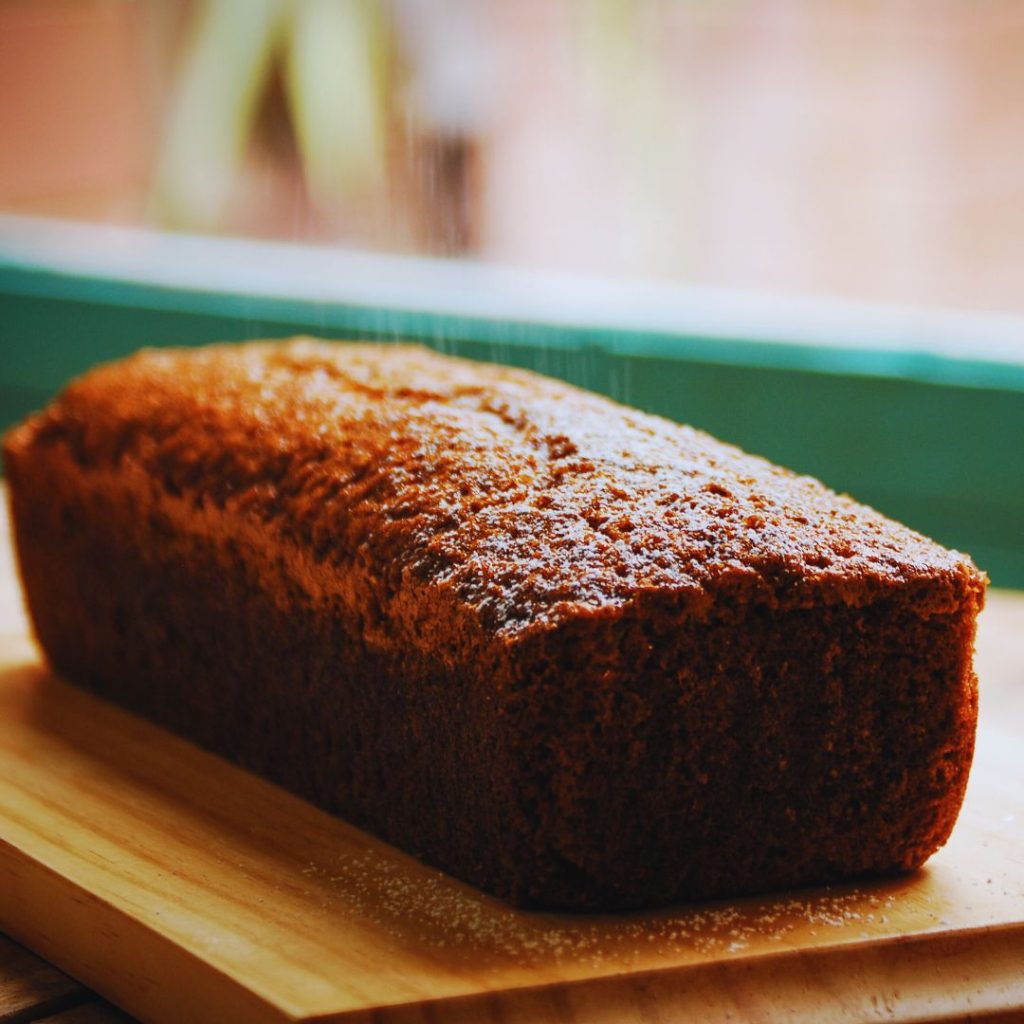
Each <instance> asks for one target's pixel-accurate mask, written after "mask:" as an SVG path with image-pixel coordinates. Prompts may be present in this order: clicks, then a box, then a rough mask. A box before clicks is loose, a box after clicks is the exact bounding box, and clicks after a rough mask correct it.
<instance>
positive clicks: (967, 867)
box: [0, 493, 1024, 1024]
mask: <svg viewBox="0 0 1024 1024" xmlns="http://www.w3.org/2000/svg"><path fill="white" fill-rule="evenodd" d="M2 498H3V495H2V493H0V501H2ZM5 533H6V528H5V525H4V523H3V522H0V930H4V931H7V932H9V933H10V934H11V935H12V936H14V937H15V938H17V939H18V940H19V941H21V942H23V943H25V944H26V945H28V946H31V947H32V948H33V949H35V950H37V951H38V952H39V953H41V954H42V955H43V956H45V957H47V958H49V959H51V960H53V961H54V962H55V963H56V964H58V965H59V966H60V967H62V968H63V969H65V970H66V971H68V972H69V973H71V974H73V975H75V976H76V977H78V978H79V979H81V980H82V981H83V982H85V983H86V984H87V985H89V986H91V987H93V988H95V989H97V990H98V991H99V992H100V993H101V994H103V995H105V996H107V997H108V998H110V999H111V1000H113V1001H114V1002H116V1003H118V1004H119V1005H121V1006H122V1007H124V1008H125V1009H126V1010H128V1011H129V1012H131V1013H132V1014H135V1015H136V1016H138V1017H140V1018H142V1019H143V1020H145V1021H153V1022H157V1024H180V1022H196V1024H202V1022H211V1024H212V1022H217V1024H224V1022H230V1021H245V1022H252V1024H261V1022H280V1021H300V1020H301V1021H340V1020H346V1021H349V1020H353V1021H370V1020H373V1021H377V1022H409V1024H412V1022H425V1021H456V1022H470V1021H502V1022H506V1024H516V1022H520V1021H522V1022H526V1021H531V1022H553V1021H607V1022H611V1021H616V1022H629V1021H641V1020H643V1021H662V1020H665V1021H668V1020H676V1019H679V1020H698V1019H699V1020H714V1019H733V1020H736V1019H740V1020H743V1019H750V1020H763V1021H770V1020H786V1021H799V1020H807V1021H812V1020H813V1021H846V1020H866V1019H868V1020H869V1019H883V1018H884V1019H888V1020H893V1019H902V1020H927V1019H947V1018H950V1017H952V1016H958V1015H962V1014H965V1013H981V1012H993V1011H999V1012H1002V1013H1013V1012H1015V1011H1016V1010H1020V1009H1021V1008H1024V821H1022V810H1024V808H1022V804H1024V752H1022V751H1024V673H1022V670H1021V668H1020V667H1019V666H1020V665H1021V664H1024V599H1022V598H1020V597H1017V596H1013V595H996V596H995V597H994V598H993V599H992V600H991V601H990V608H989V610H988V611H986V613H985V618H984V620H983V627H982V634H981V639H980V641H979V668H980V674H981V676H982V692H983V700H982V709H983V722H982V727H981V732H980V740H979V750H978V757H977V760H976V765H975V769H974V772H973V775H972V781H971V785H970V790H969V793H968V800H967V804H966V807H965V809H964V812H963V814H962V817H961V820H960V823H959V825H958V826H957V830H956V832H955V834H954V837H953V839H952V840H951V842H950V843H949V845H948V846H947V847H946V848H945V849H944V850H943V851H941V852H940V853H939V854H938V855H937V856H936V857H934V858H933V859H932V861H931V862H930V863H929V865H928V866H927V867H926V868H925V869H924V870H923V871H921V872H918V873H917V874H915V875H914V876H912V877H908V878H903V879H898V880H894V881H889V882H885V883H880V884H871V885H857V886H848V887H835V888H832V889H829V890H814V891H800V892H790V893H782V894H775V895H772V896H769V897H765V898H759V899H751V900H742V901H737V902H731V903H717V904H710V905H703V906H692V907H678V908H674V909H672V910H667V911H663V912H658V913H646V914H634V915H627V916H616V917H573V916H563V915H545V914H536V913H525V912H519V911H514V910H511V909H509V908H507V907H505V906H503V905H502V904H500V903H498V902H496V901H494V900H491V899H489V898H487V897H485V896H483V895H481V894H479V893H477V892H476V891H474V890H472V889H470V888H468V887H466V886H464V885H461V884H459V883H458V882H455V881H453V880H452V879H450V878H448V877H447V876H445V875H442V874H440V873H439V872H437V871H434V870H431V869H429V868H426V867H424V866H422V865H421V864H419V863H417V862H415V861H413V860H411V859H410V858H408V857H405V856H404V855H402V854H401V853H399V852H397V851H396V850H394V849H393V848H391V847H388V846H386V845H385V844H383V843H380V842H378V841H376V840H375V839H373V838H372V837H370V836H367V835H366V834H365V833H362V832H360V831H358V830H356V829H354V828H351V827H349V826H348V825H346V824H345V823H344V822H341V821H338V820H336V819H334V818H331V817H329V816H328V815H326V814H323V813H321V812H319V811H317V810H316V809H314V808H313V807H311V806H310V805H308V804H306V803H304V802H302V801H300V800H298V799H296V798H294V797H292V796H289V795H288V794H286V793H284V792H282V791H281V790H279V789H277V788H276V787H274V786H271V785H269V784H267V783H264V782H262V781H260V780H258V779H256V778H253V777H251V776H249V775H247V774H246V773H244V772H242V771H240V770H238V769H236V768H234V767H232V766H230V765H228V764H226V763H225V762H223V761H221V760H219V759H217V758H215V757H212V756H210V755H209V754H206V753H204V752H202V751H200V750H198V749H196V748H195V747H193V746H191V745H189V744H187V743H185V742H183V741H181V740H179V739H176V738H175V737H173V736H170V735H168V734H166V733H164V732H163V731H161V730H159V729H156V728H154V727H153V726H151V725H148V724H146V723H144V722H142V721H140V720H138V719H135V718H133V717H132V716H130V715H127V714H125V713H123V712H121V711H118V710H117V709H115V708H112V707H109V706H107V705H104V704H103V703H101V702H100V701H97V700H95V699H94V698H92V697H89V696H87V695H85V694H84V693H80V692H78V691H77V690H75V689H73V688H71V687H70V686H68V685H66V684H64V683H63V682H61V681H59V680H58V679H57V678H55V677H54V676H53V675H52V674H51V673H50V672H48V671H47V670H46V668H44V667H43V665H42V663H41V662H40V659H39V656H38V653H37V651H36V649H35V648H34V646H33V645H32V643H31V640H30V639H29V635H28V629H27V624H26V622H25V619H24V614H23V612H22V609H21V605H20V600H19V598H18V595H17V591H16V586H15V580H14V572H13V567H12V565H11V561H10V556H9V552H8V550H7V541H6V539H5V536H4V534H5Z"/></svg>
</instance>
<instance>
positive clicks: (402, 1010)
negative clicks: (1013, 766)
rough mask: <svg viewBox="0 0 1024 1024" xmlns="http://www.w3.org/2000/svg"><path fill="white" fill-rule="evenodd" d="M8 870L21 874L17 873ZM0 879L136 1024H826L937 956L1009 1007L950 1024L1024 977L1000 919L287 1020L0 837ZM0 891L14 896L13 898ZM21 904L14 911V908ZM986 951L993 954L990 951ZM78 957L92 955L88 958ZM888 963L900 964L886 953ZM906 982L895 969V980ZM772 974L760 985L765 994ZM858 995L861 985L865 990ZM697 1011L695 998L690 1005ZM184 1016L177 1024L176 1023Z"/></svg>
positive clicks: (38, 942) (271, 1004) (42, 932)
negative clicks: (730, 1020) (676, 1016)
mask: <svg viewBox="0 0 1024 1024" xmlns="http://www.w3.org/2000/svg"><path fill="white" fill-rule="evenodd" d="M18 866H20V868H21V871H20V872H18V871H17V870H16V868H17V867H18ZM0 871H3V873H4V874H7V875H9V876H15V877H18V878H20V879H21V880H22V882H23V885H22V887H21V890H20V891H21V898H20V899H18V898H17V897H12V896H10V895H8V896H7V897H4V896H3V895H2V894H0V930H3V931H6V932H7V933H8V934H9V935H11V936H12V937H13V938H14V939H16V940H17V941H19V942H21V943H22V944H23V945H25V946H26V947H28V948H29V949H32V950H33V951H34V952H36V953H37V954H39V955H40V956H43V957H45V958H46V959H48V960H50V961H52V962H53V963H55V964H56V965H57V966H58V967H59V968H60V969H61V970H63V971H65V972H66V973H68V974H70V975H71V976H73V977H75V978H76V979H77V980H78V981H80V982H82V983H83V984H85V985H86V986H88V987H89V988H92V989H94V990H95V991H97V992H99V993H100V994H101V995H103V996H104V997H106V998H108V999H109V1000H110V1001H111V1002H114V1003H116V1004H117V1005H118V1006H120V1007H121V1008H122V1009H124V1010H126V1011H128V1012H129V1013H131V1014H133V1015H134V1016H136V1017H138V1018H139V1019H140V1020H141V1021H150V1022H152V1024H170V1022H177V1021H180V1020H181V1019H188V1020H190V1021H194V1022H195V1024H205V1022H206V1021H209V1022H211V1024H213V1022H217V1024H221V1022H223V1021H225V1020H245V1021H246V1022H247V1024H362V1022H364V1021H365V1022H370V1021H373V1022H375V1024H392V1022H393V1024H418V1022H419V1021H421V1020H422V1021H423V1022H424V1024H426V1022H428V1021H434V1020H437V1019H442V1018H439V1017H438V1016H437V1014H438V1013H439V1012H443V1013H444V1014H445V1016H444V1018H443V1019H445V1020H448V1019H449V1014H450V1013H455V1014H457V1015H458V1018H457V1019H459V1020H461V1019H462V1018H463V1016H464V1017H465V1019H466V1020H474V1021H475V1020H481V1021H484V1020H491V1019H494V1020H501V1021H506V1020H507V1021H508V1022H509V1024H512V1022H518V1021H519V1019H520V1015H521V1016H522V1019H523V1020H524V1021H526V1020H530V1021H532V1020H536V1021H537V1022H538V1024H542V1022H544V1021H546V1020H548V1019H550V1020H551V1021H561V1020H563V1019H564V1014H565V1010H566V1006H567V1005H568V1006H570V1007H571V1006H573V1005H574V1004H584V1005H585V1006H589V1005H591V1004H593V1003H594V1002H595V1001H597V1002H598V1003H601V1004H606V1005H607V1007H609V1008H614V1007H616V1006H617V1005H618V1004H619V1003H621V1002H623V1001H624V1000H625V1001H626V1002H629V1003H635V1002H637V1001H638V1000H639V1001H643V1000H644V999H646V998H647V996H645V995H644V993H645V992H650V991H657V993H658V1006H659V1007H661V1008H665V1007H666V1006H672V1007H673V1008H674V1012H679V1013H683V1012H687V1013H691V1012H696V1011H697V1010H699V1011H700V1012H701V1013H702V1014H703V1015H704V1016H705V1017H706V1018H707V1019H715V1018H714V1017H708V1016H707V1015H708V1013H711V1012H715V1013H720V1014H721V1016H722V1017H723V1018H724V1017H726V1016H728V1015H729V1014H730V1013H732V1014H735V1012H736V1010H737V1007H736V1006H735V1005H734V1003H735V998H734V995H735V992H737V991H747V990H751V992H750V993H748V995H747V996H745V997H744V998H753V999H755V1000H756V998H757V990H759V989H760V990H763V991H771V992H772V994H773V996H772V997H773V999H774V1000H775V1001H778V1000H779V999H780V998H781V999H782V1001H783V1003H784V1004H785V1005H786V1006H787V1007H789V1009H787V1010H786V1013H785V1015H783V1016H778V1018H776V1017H774V1016H772V1015H771V1014H770V1013H769V1015H768V1016H767V1017H765V1018H764V1019H766V1020H775V1019H779V1020H794V1021H795V1020H798V1019H800V1018H798V1017H797V1016H793V1013H794V1012H795V1011H794V1010H793V1007H794V1006H795V1005H796V1003H795V1002H794V1000H797V1001H799V999H802V1000H803V1002H804V1003H805V1004H806V1006H807V1013H808V1016H807V1019H808V1020H814V1019H824V1018H821V1017H820V1013H821V1010H822V1007H823V1005H824V1003H823V1001H825V1000H828V1001H834V1000H836V999H841V1000H842V999H845V1000H846V1001H847V1002H848V1001H849V999H850V998H854V997H855V996H856V993H855V992H850V993H845V992H843V991H841V990H842V989H843V988H844V986H845V987H849V983H848V982H847V979H848V978H849V977H850V976H851V975H855V976H857V977H858V978H859V979H861V980H863V975H865V974H868V975H872V979H871V980H872V982H873V985H872V986H871V987H872V988H873V989H874V990H881V989H883V988H884V985H885V981H886V975H888V976H889V981H890V982H891V981H892V978H893V976H894V975H893V964H894V963H898V962H899V961H900V960H903V961H905V962H906V963H910V964H913V965H916V966H915V970H917V969H919V968H920V967H921V966H923V961H924V959H925V958H926V957H932V956H934V954H935V953H936V952H937V951H938V952H939V953H940V954H941V956H942V957H943V960H944V963H945V965H946V967H947V968H950V967H951V966H952V967H953V969H955V968H956V967H958V966H959V967H960V968H964V967H967V968H969V969H971V970H975V971H976V972H977V977H978V979H979V980H981V978H982V975H984V983H985V986H986V992H989V993H997V992H999V991H1000V990H1002V989H1006V990H1007V992H1008V993H1009V996H1010V997H1009V998H1007V999H1006V1000H998V999H996V1000H993V999H991V998H990V999H989V1002H988V1003H987V1004H986V1005H985V1006H978V1005H977V1004H976V1003H972V1002H971V1001H970V999H969V997H970V991H969V990H963V991H960V992H958V993H950V994H948V996H947V1003H948V1004H949V1006H948V1012H947V1016H948V1017H950V1018H953V1017H956V1016H957V1015H959V1014H963V1013H967V1012H971V1013H978V1012H980V1011H981V1010H984V1012H991V1011H993V1010H1005V1009H1016V1008H1019V1007H1020V1006H1021V1005H1022V1004H1024V977H1022V975H1021V971H1020V969H1019V964H1020V963H1021V962H1024V922H1004V923H999V922H997V923H993V924H982V925H975V926H971V927H965V928H959V929H955V930H953V931H950V930H948V929H946V930H942V931H939V930H937V929H936V930H930V929H929V930H921V931H917V932H911V933H903V934H899V935H889V936H882V937H878V936H875V937H872V938H871V939H852V940H849V941H845V942H835V943H831V944H827V945H820V946H815V947H813V948H810V949H798V948H793V947H786V948H783V949H779V950H773V951H767V952H762V953H754V954H750V953H745V954H742V955H736V956H734V957H729V958H723V959H719V960H715V961H711V962H707V961H704V962H690V963H685V964H674V965H666V966H664V967H654V968H645V969H642V970H637V971H619V972H616V973H612V974H608V975H604V976H599V977H590V978H579V979H571V978H570V979H559V980H553V981H549V982H542V983H539V984H535V985H534V984H525V985H514V986H511V987H508V988H505V989H494V990H489V991H483V992H474V993H465V994H461V995H449V996H440V997H427V998H423V999H419V1000H414V1001H397V1002H394V1003H387V1002H383V1001H379V1002H378V1003H376V1004H375V1005H374V1006H372V1007H350V1008H339V1009H337V1010H329V1011H325V1012H315V1013H309V1012H305V1011H298V1010H290V1009H289V1008H287V1007H286V1006H284V1005H281V1004H280V1003H278V1002H275V1001H273V1000H272V999H270V998H268V997H266V996H262V995H260V994H259V993H257V992H255V991H254V990H253V989H252V988H250V987H249V986H247V985H246V984H245V983H244V982H242V981H240V980H238V979H236V978H233V977H231V976H230V975H228V974H227V973H225V972H224V971H223V970H221V969H219V968H217V967H216V966H215V965H213V964H211V963H210V962H209V961H207V960H204V959H202V958H201V957H200V956H199V955H198V954H197V953H194V952H192V951H190V950H189V949H188V948H187V947H186V946H185V945H183V944H182V943H181V942H179V941H177V940H176V939H175V938H174V937H172V936H170V935H166V934H164V933H162V932H161V931H160V930H159V929H157V928H155V927H153V926H152V925H151V924H148V923H147V922H145V921H142V920H140V919H139V918H137V917H135V916H134V915H132V914H131V912H130V911H128V910H126V909H124V908H122V907H119V906H117V905H116V904H115V903H113V902H112V901H110V900H108V899H105V898H103V897H102V896H99V895H97V894H95V893H94V892H92V891H91V890H89V889H88V888H87V887H86V886H85V885H84V884H82V883H80V882H77V881H76V880H75V879H74V878H71V877H68V876H67V875H65V874H64V873H62V872H60V871H59V870H57V869H56V868H54V867H52V866H51V865H49V864H46V863H45V862H44V861H42V860H41V859H39V858H38V857H36V856H34V855H33V854H32V853H30V852H29V851H26V850H24V849H22V848H20V847H18V846H17V845H16V844H14V843H11V842H9V841H7V840H4V839H0ZM4 888H5V889H6V891H7V892H8V893H9V894H10V893H14V892H15V891H16V890H18V888H19V887H18V886H10V885H9V886H5V887H4ZM19 903H21V904H24V906H22V907H21V909H20V910H19V909H18V906H17V905H18V904H19ZM82 932H89V933H92V934H98V935H105V936H107V937H109V938H110V939H111V940H112V941H110V943H109V944H107V943H103V942H95V943H91V944H90V943H89V942H81V941H76V939H75V936H76V934H81V933H82ZM55 936H61V938H56V937H55ZM994 940H996V941H997V948H995V949H992V948H990V947H991V946H992V945H993V941H994ZM1008 949H1012V950H1013V951H1015V953H1016V954H1017V958H1014V957H1013V954H1011V962H1010V964H1009V965H1007V967H1006V970H1005V971H1003V969H1002V967H1003V962H1004V961H1005V960H1006V958H1007V950H1008ZM83 950H86V951H88V953H87V955H85V956H84V957H83V952H82V951H83ZM897 952H898V953H899V954H900V956H898V957H893V956H891V955H890V954H894V953H897ZM156 964H158V965H159V974H160V975H161V977H154V976H152V974H153V972H152V970H151V969H150V968H151V967H152V966H153V965H156ZM909 973H911V974H912V973H913V972H909ZM907 974H908V971H907V970H906V967H904V970H903V971H902V975H907ZM1004 975H1005V976H1004ZM769 977H770V979H771V982H772V984H771V985H770V986H769V985H767V984H766V979H768V978H769ZM913 981H914V978H913V977H912V976H911V977H904V978H903V980H902V984H903V987H904V988H906V987H907V985H908V984H910V985H911V986H912V984H913ZM1011 982H1012V983H1016V986H1017V988H1016V990H1015V991H1014V990H1013V989H1012V987H1010V988H1007V984H1008V983H1011ZM197 985H198V989H197ZM892 987H895V986H892ZM780 990H782V991H781V994H780ZM866 990H867V987H866V986H862V991H866ZM183 991H187V992H189V993H190V994H193V993H195V992H197V991H201V993H202V995H201V997H200V998H196V999H194V1000H190V1005H188V1006H187V1007H186V1006H184V1005H182V1004H181V1003H180V1002H177V1001H176V1000H175V999H174V996H175V995H176V994H178V993H180V992H183ZM787 992H788V996H787V995H786V993H787ZM751 993H752V994H751ZM694 1000H699V1005H696V1004H695V1003H694ZM622 1009H623V1012H624V1013H625V1012H626V1007H625V1006H623V1007H622ZM185 1011H187V1017H183V1012H185ZM573 1012H575V1011H573ZM758 1012H759V1013H762V1014H763V1013H765V1012H766V1010H765V1009H764V1008H761V1009H759V1010H758ZM453 1019H455V1018H453ZM569 1019H575V1018H574V1017H570V1018H569ZM582 1019H590V1018H589V1017H584V1018H582ZM611 1019H614V1018H613V1017H609V1020H611ZM623 1019H627V1018H626V1017H624V1018H623ZM925 1019H927V1018H925ZM933 1019H935V1020H941V1019H944V1018H943V1017H941V1016H937V1017H934V1018H933Z"/></svg>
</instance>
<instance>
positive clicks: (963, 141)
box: [0, 0, 1024, 586]
mask: <svg viewBox="0 0 1024 1024" xmlns="http://www.w3.org/2000/svg"><path fill="white" fill-rule="evenodd" d="M1022 55H1024V4H1021V3H1019V2H1015V0H899V2H891V0H889V2H885V0H515V2H501V0H0V356H2V357H0V427H2V426H3V425H5V424H7V423H10V422H12V421H13V420H14V419H16V418H18V417H19V416H22V415H24V414H26V413H27V412H28V411H29V410H30V409H32V408H36V407H38V406H39V405H40V404H42V403H43V402H45V401H46V399H47V398H48V397H49V396H50V395H52V393H53V392H54V391H55V390H56V389H57V388H59V387H60V385H61V384H62V383H63V382H64V381H65V380H66V379H67V378H68V377H69V376H70V375H72V374H73V373H76V372H79V371H81V370H82V369H84V368H85V367H86V366H88V365H91V364H92V363H94V362H96V361H98V360H100V359H106V358H111V357H114V356H117V355H120V354H122V353H124V352H127V351H130V350H132V349H134V348H136V347H139V346H140V345H143V344H170V343H174V344H196V343H200V342H204V341H210V340H216V339H222V338H223V339H232V338H246V337H254V336H260V335H278V334H286V333H291V332H294V331H308V332H310V333H317V334H324V335H328V336H335V337H352V336H369V337H380V338H385V339H386V338H393V337H396V336H399V335H402V336H405V337H414V338H419V339H421V340H423V341H424V342H425V343H428V344H432V345H435V346H438V347H442V348H444V349H445V350H447V351H454V352H458V353H460V354H464V355H469V356H472V357H475V358H485V359H498V360H502V361H506V362H514V363H518V364H520V365H524V366H531V367H533V368H536V369H539V370H542V371H543V372H547V373H553V374H556V375H559V376H562V377H565V378H567V379H569V380H573V381H575V382H577V383H580V384H583V385H584V386H587V387H591V388H594V389H597V390H601V391H604V392H606V393H609V394H611V395H613V396H614V397H616V398H619V399H622V400H624V401H627V402H630V403H631V404H636V405H639V406H642V407H644V408H646V409H648V410H650V411H654V412H659V413H662V414H664V415H667V416H671V417H674V418H676V419H681V420H686V421H688V422H692V423H694V424H696V425H698V426H702V427H704V428H706V429H708V430H711V431H712V432H713V433H716V434H718V435H719V436H722V437H724V438H726V439H727V440H731V441H735V442H737V443H739V444H741V445H743V446H744V447H747V448H750V449H752V450H755V451H758V452H760V453H762V454H765V455H767V456H769V457H771V458H774V459H776V460H778V461H780V462H783V463H784V464H787V465H790V466H793V467H794V468H796V469H798V470H801V471H805V472H809V473H813V474H814V475H817V476H820V477H822V478H823V479H825V480H826V481H827V482H828V483H830V484H831V485H833V486H835V487H837V488H839V489H842V490H849V491H850V492H852V493H854V494H855V495H856V496H857V497H859V498H861V499H862V500H865V501H868V502H869V503H871V504H874V505H876V506H877V507H879V508H880V509H882V510H883V511H885V512H888V513H890V514H892V515H894V516H896V517H898V518H902V519H904V520H906V521H907V522H909V523H910V524H911V525H913V526H916V527H918V528H919V529H921V530H923V531H924V532H928V533H930V534H932V535H934V536H936V537H938V538H939V539H941V540H944V541H945V542H947V543H949V544H951V545H953V546H957V547H960V548H963V549H966V550H968V551H970V552H971V553H972V554H974V555H975V557H976V559H977V560H978V561H979V563H980V564H982V566H983V567H984V568H986V569H988V570H989V571H990V572H991V574H992V576H993V579H994V580H995V581H996V582H998V583H1003V584H1006V585H1016V586H1024V531H1022V530H1021V528H1020V525H1019V524H1020V523H1021V521H1022V519H1024V57H1022Z"/></svg>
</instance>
